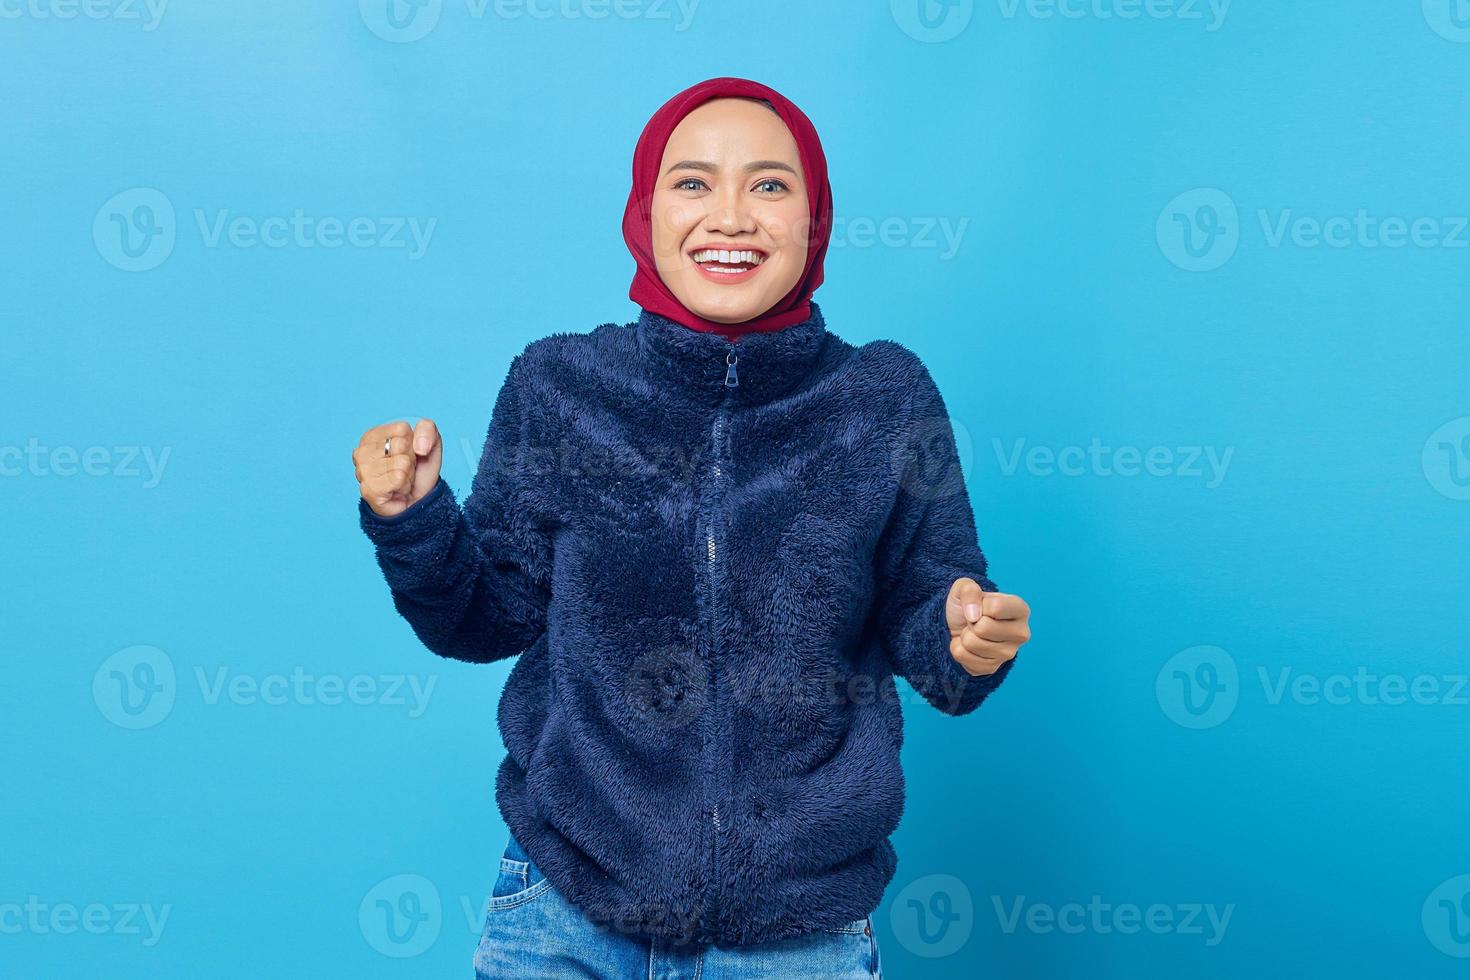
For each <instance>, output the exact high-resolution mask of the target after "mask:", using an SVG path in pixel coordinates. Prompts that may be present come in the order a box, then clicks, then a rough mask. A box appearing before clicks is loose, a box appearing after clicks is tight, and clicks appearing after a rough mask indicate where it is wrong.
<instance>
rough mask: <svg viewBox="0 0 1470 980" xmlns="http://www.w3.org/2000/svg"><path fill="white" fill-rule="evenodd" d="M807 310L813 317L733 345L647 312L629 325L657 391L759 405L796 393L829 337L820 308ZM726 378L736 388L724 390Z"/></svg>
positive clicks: (748, 336) (749, 336) (700, 399)
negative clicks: (657, 387)
mask: <svg viewBox="0 0 1470 980" xmlns="http://www.w3.org/2000/svg"><path fill="white" fill-rule="evenodd" d="M810 306H811V316H809V317H807V318H806V319H805V320H803V321H801V322H800V323H796V324H792V325H791V326H789V327H784V328H782V329H780V330H772V331H767V332H763V333H748V334H745V335H743V336H741V337H740V338H739V339H737V340H735V341H730V340H727V339H725V338H724V337H722V336H720V335H719V334H714V333H703V332H701V331H698V330H692V329H690V328H689V327H686V326H684V325H683V324H681V323H677V322H675V321H673V320H670V319H668V318H667V317H665V316H662V315H661V314H658V313H650V312H649V311H648V310H646V309H645V310H641V311H640V313H639V316H638V320H637V322H636V323H634V324H633V333H634V339H635V342H636V344H637V346H638V350H639V353H640V355H641V357H642V359H643V362H644V364H645V366H646V368H647V370H648V372H649V375H650V377H651V378H652V379H653V380H654V381H655V382H656V383H657V384H658V386H659V388H660V389H661V390H663V391H666V392H669V393H671V394H674V395H678V396H681V397H687V398H689V399H691V400H694V401H698V402H705V403H710V404H713V403H714V402H718V401H719V400H720V399H721V398H722V397H724V396H725V395H726V394H728V395H729V396H730V397H731V399H732V400H733V401H735V402H740V403H745V404H759V403H762V402H768V401H771V400H773V399H775V398H778V397H780V396H781V395H783V394H785V393H786V392H788V391H791V390H792V389H794V388H796V387H797V386H798V385H799V384H800V382H801V381H802V380H803V379H805V378H806V377H808V376H809V375H810V374H811V373H812V371H813V370H814V369H815V368H816V366H817V363H818V361H819V360H820V359H821V355H822V351H823V350H825V349H826V347H827V341H828V338H829V337H830V336H831V334H829V333H828V332H827V325H826V322H825V320H824V319H823V317H822V311H821V309H820V308H819V307H818V306H817V304H816V303H815V302H812V303H810ZM732 353H733V355H734V356H733V357H730V356H729V355H731V354H732ZM730 360H734V362H735V363H734V366H733V369H731V367H730V366H729V361H730ZM727 375H729V376H730V377H731V380H733V381H735V382H737V383H736V384H735V385H734V386H727V385H726V377H727Z"/></svg>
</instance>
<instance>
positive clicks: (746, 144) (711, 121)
mask: <svg viewBox="0 0 1470 980" xmlns="http://www.w3.org/2000/svg"><path fill="white" fill-rule="evenodd" d="M700 153H703V154H704V155H703V156H696V154H700ZM736 154H740V155H746V156H749V157H752V158H754V157H757V156H759V157H765V158H767V159H773V160H782V161H784V162H787V163H790V164H791V165H792V166H793V167H796V166H797V165H798V162H799V153H798V151H797V147H796V140H795V138H794V137H792V135H791V131H790V130H789V129H787V128H786V124H785V123H784V122H782V121H781V117H780V116H778V115H776V114H775V113H774V112H772V111H771V110H770V109H767V108H766V107H765V106H763V105H761V104H760V103H759V102H753V101H751V100H749V99H730V98H726V99H713V100H711V101H709V102H706V103H705V104H704V105H702V106H700V107H699V108H697V109H695V110H694V111H692V112H690V113H689V115H687V116H685V117H684V118H683V119H681V120H680V121H679V124H678V125H677V126H675V127H674V131H673V132H672V133H670V134H669V142H668V144H667V145H666V146H665V147H664V159H665V161H667V160H669V159H670V158H673V157H677V158H679V159H686V158H692V159H705V160H711V159H714V158H716V157H719V156H725V155H732V156H733V155H736ZM798 169H800V168H799V167H798Z"/></svg>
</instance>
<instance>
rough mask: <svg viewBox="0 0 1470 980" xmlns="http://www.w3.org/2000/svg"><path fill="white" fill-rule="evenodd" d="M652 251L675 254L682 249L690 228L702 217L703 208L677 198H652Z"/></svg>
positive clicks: (658, 253)
mask: <svg viewBox="0 0 1470 980" xmlns="http://www.w3.org/2000/svg"><path fill="white" fill-rule="evenodd" d="M651 217H652V219H653V251H654V254H655V255H676V254H678V253H679V252H680V251H681V250H682V246H683V244H684V240H685V239H686V238H688V237H689V232H690V230H691V229H692V228H693V227H694V226H695V225H696V224H697V223H699V221H701V220H702V219H703V218H704V209H703V208H702V207H701V206H700V205H699V204H698V203H696V202H692V201H681V200H679V199H677V198H673V199H667V200H660V199H659V198H658V197H657V196H655V197H654V199H653V209H652V214H651Z"/></svg>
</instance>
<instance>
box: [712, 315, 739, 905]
mask: <svg viewBox="0 0 1470 980" xmlns="http://www.w3.org/2000/svg"><path fill="white" fill-rule="evenodd" d="M739 360H740V355H738V354H736V353H735V345H734V344H733V343H731V344H730V347H729V350H728V351H726V353H725V389H726V391H725V396H724V398H722V399H721V401H720V406H719V408H718V409H717V410H716V411H715V419H714V422H713V423H712V424H711V426H710V448H711V451H712V455H713V458H714V481H715V485H714V493H713V494H712V495H711V498H710V508H709V524H708V525H707V526H706V528H705V571H706V585H707V586H708V589H709V608H710V610H711V619H712V622H711V626H712V627H713V628H712V629H711V630H710V636H711V638H712V640H711V651H710V668H709V669H710V691H711V700H710V716H711V717H713V718H714V727H715V733H714V734H715V737H714V738H712V739H710V740H709V743H708V744H707V747H706V751H707V752H708V753H709V754H710V755H711V756H712V755H713V752H716V751H719V750H720V748H721V745H720V737H721V734H722V733H721V732H720V731H719V722H720V719H721V718H722V715H721V713H720V711H719V707H718V702H719V689H720V683H719V659H720V658H719V652H720V640H719V635H720V634H719V622H718V618H717V617H715V616H714V610H715V604H716V602H717V600H718V597H719V589H718V587H717V586H716V583H715V561H716V559H717V557H718V554H719V545H718V543H717V541H716V540H715V527H716V525H717V523H718V507H719V501H720V497H721V495H722V489H721V484H722V482H723V475H722V472H721V469H720V452H721V449H720V443H721V439H722V436H723V435H724V429H725V417H726V406H727V404H728V403H729V399H730V395H731V392H730V390H729V389H732V388H736V387H739V385H740V375H739V372H737V371H736V369H735V365H736V364H737V363H738V362H739ZM706 730H707V731H708V726H707V729H706ZM711 747H712V748H711ZM722 762H723V760H713V761H711V762H710V764H709V774H710V782H711V783H715V782H716V778H715V777H716V776H717V775H718V773H719V772H720V768H719V766H720V763H722ZM723 792H724V790H723V783H720V784H719V785H716V786H715V793H714V803H713V805H712V806H711V808H710V822H711V824H712V825H713V830H712V832H711V834H710V879H709V880H710V895H709V917H710V926H711V927H716V926H717V923H718V920H719V907H720V837H721V835H722V834H723V832H724V824H723V823H721V821H720V803H719V801H720V796H721V794H722V793H723Z"/></svg>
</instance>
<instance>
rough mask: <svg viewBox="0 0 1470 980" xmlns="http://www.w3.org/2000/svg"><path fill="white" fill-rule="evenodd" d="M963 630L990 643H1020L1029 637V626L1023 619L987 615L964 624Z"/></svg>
mask: <svg viewBox="0 0 1470 980" xmlns="http://www.w3.org/2000/svg"><path fill="white" fill-rule="evenodd" d="M965 632H966V633H974V634H975V635H976V636H977V637H979V638H980V639H982V640H989V641H991V642H992V643H1016V644H1021V643H1025V642H1026V641H1027V640H1029V639H1031V628H1030V627H1029V626H1028V625H1026V623H1025V622H1024V621H1023V620H1017V619H991V618H990V617H989V616H986V617H984V618H983V619H981V620H980V622H978V623H971V624H970V625H969V626H966V627H965Z"/></svg>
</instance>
